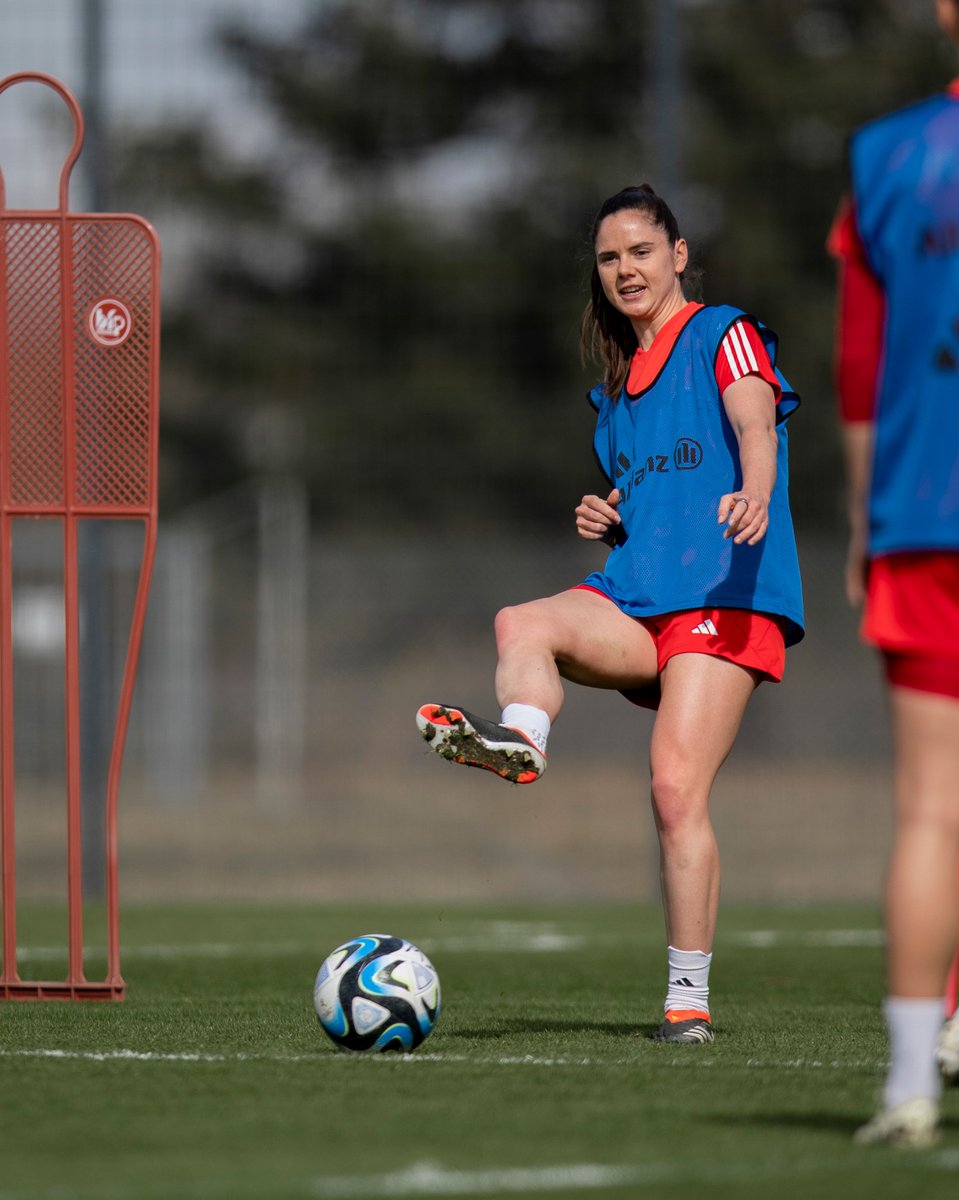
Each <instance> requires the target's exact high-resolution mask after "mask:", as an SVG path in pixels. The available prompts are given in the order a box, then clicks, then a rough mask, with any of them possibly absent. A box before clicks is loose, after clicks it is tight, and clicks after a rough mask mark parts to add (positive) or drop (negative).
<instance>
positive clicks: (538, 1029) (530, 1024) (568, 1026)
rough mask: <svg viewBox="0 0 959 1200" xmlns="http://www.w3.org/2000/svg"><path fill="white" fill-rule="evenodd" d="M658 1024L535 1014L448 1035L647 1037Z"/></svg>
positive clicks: (480, 1038) (493, 1037) (473, 1037)
mask: <svg viewBox="0 0 959 1200" xmlns="http://www.w3.org/2000/svg"><path fill="white" fill-rule="evenodd" d="M657 1028H658V1026H656V1025H636V1024H632V1023H630V1024H624V1023H622V1022H619V1021H556V1020H548V1019H536V1018H532V1017H509V1018H506V1019H502V1020H499V1021H498V1022H497V1023H496V1024H495V1025H484V1026H482V1027H476V1028H467V1029H451V1030H449V1031H448V1033H447V1036H448V1037H455V1038H463V1039H464V1040H465V1041H475V1042H483V1041H495V1040H496V1039H498V1038H503V1037H509V1036H510V1035H512V1034H517V1033H525V1034H537V1033H541V1034H555V1033H604V1034H609V1035H610V1036H612V1037H636V1036H639V1037H648V1036H649V1035H650V1034H651V1033H652V1032H653V1030H655V1029H657Z"/></svg>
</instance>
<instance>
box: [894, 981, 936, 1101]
mask: <svg viewBox="0 0 959 1200" xmlns="http://www.w3.org/2000/svg"><path fill="white" fill-rule="evenodd" d="M882 1009H883V1013H884V1014H885V1017H886V1027H887V1029H888V1030H889V1052H890V1056H891V1060H892V1061H891V1064H890V1067H889V1075H888V1076H887V1078H886V1087H885V1091H884V1092H883V1099H884V1100H885V1104H886V1108H895V1107H896V1105H897V1104H904V1103H905V1101H907V1100H913V1099H915V1097H916V1096H926V1097H928V1098H929V1099H930V1100H938V1098H939V1094H940V1092H941V1091H942V1080H941V1078H940V1075H939V1068H938V1066H937V1064H936V1041H937V1039H938V1037H939V1030H940V1029H941V1028H942V997H941V996H933V997H932V998H930V999H928V1000H927V999H925V998H923V999H919V1000H914V999H912V998H906V997H903V996H888V997H887V998H886V1001H885V1003H884V1004H883V1006H882Z"/></svg>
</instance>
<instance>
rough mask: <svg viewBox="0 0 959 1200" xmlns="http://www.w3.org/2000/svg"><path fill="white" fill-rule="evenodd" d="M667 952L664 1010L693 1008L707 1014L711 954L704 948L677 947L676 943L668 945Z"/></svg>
mask: <svg viewBox="0 0 959 1200" xmlns="http://www.w3.org/2000/svg"><path fill="white" fill-rule="evenodd" d="M667 951H668V954H669V986H668V989H667V991H666V1003H665V1004H664V1005H663V1008H664V1010H665V1011H666V1012H669V1010H670V1009H671V1008H676V1009H679V1010H680V1011H682V1010H683V1009H687V1008H695V1009H698V1010H699V1011H700V1012H704V1013H708V1012H709V965H710V963H711V962H712V961H713V956H712V954H707V953H706V952H705V950H677V949H676V947H675V946H668V947H667Z"/></svg>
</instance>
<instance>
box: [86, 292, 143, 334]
mask: <svg viewBox="0 0 959 1200" xmlns="http://www.w3.org/2000/svg"><path fill="white" fill-rule="evenodd" d="M132 328H133V319H132V317H131V316H130V310H129V309H128V308H127V306H126V305H125V304H124V303H123V301H122V300H114V299H113V298H112V297H110V298H108V299H105V300H98V301H97V302H96V304H94V306H93V307H92V308H91V309H90V315H89V316H88V317H87V329H88V330H89V333H90V336H91V337H92V338H93V340H94V341H95V342H99V343H100V345H101V346H119V345H121V344H122V343H123V342H125V341H126V340H127V338H128V337H129V336H130V330H131V329H132Z"/></svg>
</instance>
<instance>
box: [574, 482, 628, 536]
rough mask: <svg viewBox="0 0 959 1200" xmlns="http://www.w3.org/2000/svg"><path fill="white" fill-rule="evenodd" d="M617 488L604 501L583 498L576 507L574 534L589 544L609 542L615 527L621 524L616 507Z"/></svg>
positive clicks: (598, 498)
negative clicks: (589, 542)
mask: <svg viewBox="0 0 959 1200" xmlns="http://www.w3.org/2000/svg"><path fill="white" fill-rule="evenodd" d="M617 504H619V488H613V490H612V491H611V492H610V493H609V495H608V496H607V497H606V499H605V500H603V499H601V498H600V497H599V496H584V497H583V498H582V500H581V501H580V502H579V504H578V505H577V506H576V532H577V533H578V534H579V536H580V537H581V538H586V539H587V540H588V541H591V542H602V541H607V542H608V541H611V540H612V536H613V534H614V533H615V531H616V530H615V527H616V526H617V525H619V524H621V521H620V516H619V513H618V512H617V511H616V505H617Z"/></svg>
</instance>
